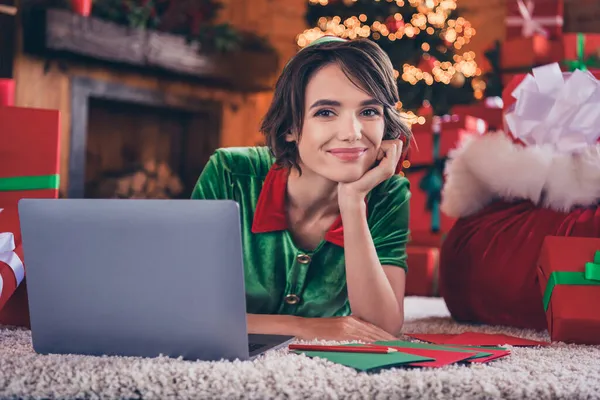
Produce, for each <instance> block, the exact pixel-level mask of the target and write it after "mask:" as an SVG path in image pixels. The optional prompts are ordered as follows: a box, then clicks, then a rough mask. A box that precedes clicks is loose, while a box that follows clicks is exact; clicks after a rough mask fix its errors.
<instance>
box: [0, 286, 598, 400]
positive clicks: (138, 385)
mask: <svg viewBox="0 0 600 400" xmlns="http://www.w3.org/2000/svg"><path fill="white" fill-rule="evenodd" d="M467 330H477V331H481V332H502V333H508V334H513V335H519V336H522V337H526V338H530V339H537V340H547V339H548V337H547V334H546V333H545V332H534V331H523V330H517V329H506V328H501V327H490V326H486V327H484V326H465V325H459V324H456V323H455V322H453V321H452V320H451V319H450V318H448V311H447V309H446V307H445V305H444V303H443V302H442V301H441V300H440V299H427V298H408V299H407V323H406V326H405V332H413V333H416V332H421V333H460V332H464V331H467ZM511 351H512V354H511V355H510V356H509V357H507V358H505V359H502V360H498V361H495V362H492V363H490V364H487V365H469V366H459V365H454V366H448V367H444V368H441V369H395V370H386V371H383V372H380V373H377V374H372V373H371V374H369V373H358V372H356V371H355V370H353V369H350V368H346V367H343V366H340V365H336V364H332V363H329V362H326V361H324V360H319V359H310V358H308V357H306V356H300V355H295V354H287V351H286V350H279V351H275V352H272V353H270V354H266V355H264V356H262V357H261V358H259V359H257V360H255V361H253V362H233V363H230V362H214V363H204V362H184V361H178V360H172V359H166V358H162V359H138V358H118V357H98V358H96V357H86V356H54V355H51V356H40V355H36V354H35V353H34V352H33V349H32V347H31V336H30V332H29V331H27V330H23V329H15V328H10V327H0V398H2V399H5V398H8V399H11V398H19V399H30V398H31V399H55V398H56V399H58V398H60V399H62V398H78V399H87V398H89V399H100V398H103V399H123V398H124V399H138V398H144V399H221V398H222V399H241V398H244V399H246V398H247V399H276V398H277V399H279V398H282V399H308V398H311V399H342V398H352V399H387V398H394V399H534V400H540V399H569V400H572V399H600V346H595V347H593V346H575V345H565V344H561V343H556V344H553V345H552V346H550V347H547V348H511Z"/></svg>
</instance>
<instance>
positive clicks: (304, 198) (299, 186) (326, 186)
mask: <svg viewBox="0 0 600 400" xmlns="http://www.w3.org/2000/svg"><path fill="white" fill-rule="evenodd" d="M301 167H302V166H301ZM286 193H287V203H288V209H289V208H291V209H293V210H295V211H296V212H298V213H300V214H301V215H303V216H304V217H305V218H311V217H317V218H320V217H325V216H329V215H332V214H337V213H338V212H339V206H338V197H337V182H333V181H330V180H328V179H325V178H323V177H322V176H320V175H318V174H315V173H314V172H313V171H311V170H309V169H308V168H306V167H302V175H300V174H299V173H298V170H296V169H295V168H292V170H291V171H290V176H289V178H288V183H287V192H286Z"/></svg>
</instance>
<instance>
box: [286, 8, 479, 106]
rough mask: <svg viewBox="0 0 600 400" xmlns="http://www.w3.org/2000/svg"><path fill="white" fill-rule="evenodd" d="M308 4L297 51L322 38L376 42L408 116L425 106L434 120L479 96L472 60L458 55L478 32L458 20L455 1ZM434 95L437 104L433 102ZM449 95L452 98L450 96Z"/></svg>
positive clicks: (468, 55) (466, 54) (469, 54)
mask: <svg viewBox="0 0 600 400" xmlns="http://www.w3.org/2000/svg"><path fill="white" fill-rule="evenodd" d="M307 2H308V12H307V21H308V23H309V25H311V26H312V28H310V29H306V30H305V31H304V32H301V33H300V34H299V35H298V37H297V44H298V46H299V47H301V48H302V47H305V46H306V45H308V44H310V43H311V42H312V41H314V40H316V39H318V38H320V37H321V36H324V35H335V36H339V37H343V38H347V39H350V40H354V39H357V38H369V39H371V40H373V41H375V42H376V43H378V44H379V45H380V46H381V47H382V48H383V49H384V50H385V51H386V52H387V53H388V55H389V56H390V59H391V60H392V63H393V65H394V67H395V72H394V74H395V75H396V78H397V80H398V89H399V92H400V95H401V97H403V98H404V104H405V107H406V108H407V109H408V110H411V111H413V112H414V111H417V110H418V109H419V108H420V107H421V105H422V104H423V101H424V100H428V101H430V102H431V105H432V108H433V109H434V112H435V114H441V113H444V112H447V111H448V110H449V108H450V107H451V106H452V102H461V103H468V102H471V101H473V100H474V99H475V98H478V96H480V95H479V93H480V92H481V83H480V82H481V79H479V80H478V81H477V82H479V83H477V84H475V82H474V81H473V80H474V79H475V78H478V77H479V76H480V75H481V70H480V68H479V67H478V66H477V63H476V61H475V54H474V53H473V52H472V51H461V49H463V48H464V47H465V46H466V45H468V44H469V42H470V41H471V38H472V37H473V36H474V35H475V34H476V31H475V29H474V28H473V27H472V25H471V24H470V22H469V21H467V20H466V19H465V18H463V17H461V16H460V15H459V13H458V11H457V9H458V8H457V1H456V0H307ZM440 85H441V86H443V87H446V88H447V89H444V90H446V91H447V92H448V95H444V96H440V95H439V93H440V89H439V88H438V87H439V86H440ZM428 87H429V88H431V89H432V90H427V89H426V88H428ZM435 88H438V89H435ZM434 91H435V93H436V95H435V97H436V98H439V99H440V100H439V101H438V100H436V98H432V97H431V96H432V93H433V92H434ZM451 91H454V92H455V94H453V95H450V92H451ZM424 96H430V97H427V98H425V97H424Z"/></svg>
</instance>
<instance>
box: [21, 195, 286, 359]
mask: <svg viewBox="0 0 600 400" xmlns="http://www.w3.org/2000/svg"><path fill="white" fill-rule="evenodd" d="M19 218H20V222H21V232H22V236H23V252H24V253H23V255H24V262H25V268H26V274H27V291H28V297H29V309H30V318H31V335H32V340H33V347H34V349H35V351H36V352H38V353H41V354H50V353H54V354H86V355H97V356H100V355H119V356H141V357H156V356H159V355H164V356H168V357H182V358H183V359H186V360H219V359H228V360H234V359H240V360H248V359H252V358H254V357H256V356H257V355H259V354H262V353H263V352H265V351H266V350H269V349H273V348H278V347H282V346H285V345H287V344H288V343H289V342H290V341H291V340H292V339H293V337H290V336H275V335H273V336H271V335H248V333H247V326H246V298H245V290H244V269H243V257H242V243H241V225H240V212H239V208H238V205H237V203H235V202H233V201H221V200H117V199H114V200H113V199H111V200H100V199H98V200H96V199H23V200H21V201H19Z"/></svg>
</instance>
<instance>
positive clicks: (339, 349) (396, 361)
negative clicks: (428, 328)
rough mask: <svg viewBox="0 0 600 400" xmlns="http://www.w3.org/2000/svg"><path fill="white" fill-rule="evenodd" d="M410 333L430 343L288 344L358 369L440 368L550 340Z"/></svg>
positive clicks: (494, 357)
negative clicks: (508, 347)
mask: <svg viewBox="0 0 600 400" xmlns="http://www.w3.org/2000/svg"><path fill="white" fill-rule="evenodd" d="M407 336H409V337H413V338H415V339H419V340H421V341H426V342H429V343H418V342H409V341H401V340H398V341H381V342H374V343H372V344H364V345H363V344H348V345H342V346H306V345H290V346H289V347H290V350H293V351H295V352H297V353H304V354H306V355H307V356H309V357H320V358H325V359H327V360H329V361H332V362H335V363H338V364H342V365H346V366H348V367H352V368H355V369H357V370H359V371H373V370H380V369H383V368H393V367H422V368H439V367H443V366H445V365H451V364H456V363H461V364H470V363H487V362H490V361H492V360H497V359H500V358H503V357H506V356H508V355H509V354H510V351H509V350H507V349H506V348H504V347H501V346H500V345H510V346H546V345H548V344H549V343H547V342H539V341H534V340H528V339H522V338H518V337H514V336H509V335H503V334H494V335H491V334H482V333H475V332H466V333H462V334H460V335H444V334H408V335H407ZM345 349H347V350H345ZM369 349H370V350H369Z"/></svg>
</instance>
